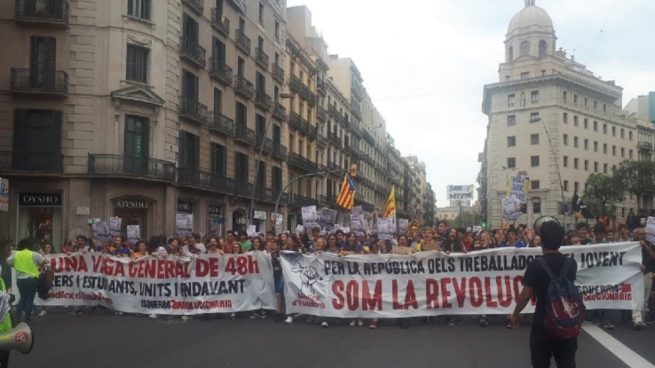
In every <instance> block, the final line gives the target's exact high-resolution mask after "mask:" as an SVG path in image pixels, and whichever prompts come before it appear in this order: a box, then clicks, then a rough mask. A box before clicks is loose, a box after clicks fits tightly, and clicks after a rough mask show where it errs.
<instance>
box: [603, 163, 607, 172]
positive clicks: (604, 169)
mask: <svg viewBox="0 0 655 368" xmlns="http://www.w3.org/2000/svg"><path fill="white" fill-rule="evenodd" d="M603 174H607V164H603Z"/></svg>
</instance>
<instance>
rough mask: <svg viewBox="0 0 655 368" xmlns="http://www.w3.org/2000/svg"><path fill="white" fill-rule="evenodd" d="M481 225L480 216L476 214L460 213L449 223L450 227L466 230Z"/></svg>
mask: <svg viewBox="0 0 655 368" xmlns="http://www.w3.org/2000/svg"><path fill="white" fill-rule="evenodd" d="M481 224H482V216H481V215H480V214H479V213H477V212H462V214H461V215H459V216H457V218H455V221H453V222H452V223H450V224H449V225H450V227H455V228H467V227H469V226H479V225H481Z"/></svg>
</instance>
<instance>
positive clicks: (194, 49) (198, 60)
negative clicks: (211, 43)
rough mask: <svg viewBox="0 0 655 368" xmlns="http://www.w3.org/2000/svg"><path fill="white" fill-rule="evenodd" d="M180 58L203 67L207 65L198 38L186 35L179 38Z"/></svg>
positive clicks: (203, 50) (204, 52)
mask: <svg viewBox="0 0 655 368" xmlns="http://www.w3.org/2000/svg"><path fill="white" fill-rule="evenodd" d="M180 58H182V59H185V60H187V61H188V62H190V63H193V64H196V65H197V66H199V67H201V68H204V67H205V65H207V61H206V51H205V49H204V48H203V47H202V46H200V44H198V40H197V39H195V38H191V37H188V36H182V37H181V38H180Z"/></svg>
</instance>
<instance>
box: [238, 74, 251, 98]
mask: <svg viewBox="0 0 655 368" xmlns="http://www.w3.org/2000/svg"><path fill="white" fill-rule="evenodd" d="M234 91H235V92H236V93H238V94H240V95H241V96H243V97H245V98H248V99H250V100H252V99H253V98H254V97H255V86H254V85H253V84H252V82H251V81H249V80H247V79H246V78H245V77H243V76H239V75H237V76H236V79H235V86H234Z"/></svg>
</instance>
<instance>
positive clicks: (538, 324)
mask: <svg viewBox="0 0 655 368" xmlns="http://www.w3.org/2000/svg"><path fill="white" fill-rule="evenodd" d="M539 234H540V236H541V238H542V240H543V247H542V248H543V254H544V255H543V260H545V262H546V263H547V265H548V266H549V267H550V269H551V270H552V274H553V275H561V274H562V271H563V269H564V267H565V264H566V263H568V266H567V272H566V275H563V277H566V278H567V279H568V280H570V281H571V282H573V281H575V278H576V273H577V269H578V264H577V263H576V262H575V260H574V259H573V258H571V257H567V256H566V255H564V254H562V253H560V251H559V248H560V246H561V245H562V242H563V241H564V228H563V227H562V225H560V224H559V223H558V222H556V221H547V222H544V223H543V224H542V225H541V226H540V228H539ZM540 262H541V261H540V260H539V259H535V260H533V261H531V262H530V263H529V264H528V267H527V269H526V270H525V275H524V276H523V289H522V290H521V293H520V294H519V297H518V300H517V302H516V307H515V309H514V312H513V313H512V315H511V316H510V322H511V324H512V327H514V328H515V327H518V325H519V318H520V313H521V311H522V310H523V308H525V306H526V305H527V304H528V302H529V301H530V300H531V299H532V298H533V297H536V298H537V307H536V309H535V313H534V317H533V319H532V329H531V331H530V357H531V361H532V366H533V367H535V368H545V367H550V359H551V356H552V357H554V358H555V362H556V363H557V366H558V367H559V368H569V367H571V368H573V367H575V352H576V350H577V349H578V339H577V337H576V336H574V337H569V338H566V339H560V338H554V337H552V336H549V333H548V332H547V331H546V328H545V323H546V312H547V308H549V306H548V300H547V291H548V287H549V285H550V283H551V277H550V276H549V274H548V273H547V271H546V269H545V268H544V267H543V266H542V265H541V263H540Z"/></svg>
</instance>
